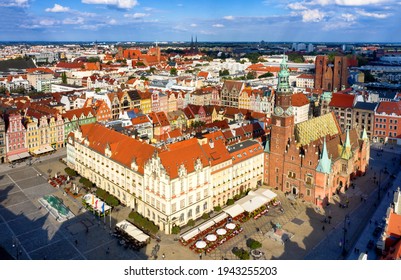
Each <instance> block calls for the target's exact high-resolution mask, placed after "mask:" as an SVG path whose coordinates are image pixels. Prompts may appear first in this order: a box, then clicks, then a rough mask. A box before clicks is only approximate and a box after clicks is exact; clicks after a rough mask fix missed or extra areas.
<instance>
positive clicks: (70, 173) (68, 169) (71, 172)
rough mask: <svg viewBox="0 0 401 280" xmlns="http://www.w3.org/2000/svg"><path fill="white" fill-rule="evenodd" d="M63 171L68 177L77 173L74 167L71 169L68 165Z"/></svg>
mask: <svg viewBox="0 0 401 280" xmlns="http://www.w3.org/2000/svg"><path fill="white" fill-rule="evenodd" d="M64 171H65V173H66V174H67V175H68V176H70V177H75V176H77V175H78V174H77V172H76V171H75V170H74V169H71V168H69V167H67V168H65V169H64Z"/></svg>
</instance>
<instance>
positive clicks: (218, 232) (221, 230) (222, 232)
mask: <svg viewBox="0 0 401 280" xmlns="http://www.w3.org/2000/svg"><path fill="white" fill-rule="evenodd" d="M216 233H217V234H218V235H224V234H226V233H227V231H226V230H225V229H224V228H219V229H218V230H217V231H216Z"/></svg>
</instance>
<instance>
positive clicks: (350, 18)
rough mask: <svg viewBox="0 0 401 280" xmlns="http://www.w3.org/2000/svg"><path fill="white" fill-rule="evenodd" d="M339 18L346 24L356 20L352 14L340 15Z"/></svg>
mask: <svg viewBox="0 0 401 280" xmlns="http://www.w3.org/2000/svg"><path fill="white" fill-rule="evenodd" d="M340 18H341V19H342V20H344V21H346V22H351V21H355V20H356V16H355V15H353V14H341V17H340Z"/></svg>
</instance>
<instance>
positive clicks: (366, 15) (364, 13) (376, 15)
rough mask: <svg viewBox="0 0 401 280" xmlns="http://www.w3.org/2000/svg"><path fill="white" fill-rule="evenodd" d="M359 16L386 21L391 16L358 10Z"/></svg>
mask: <svg viewBox="0 0 401 280" xmlns="http://www.w3.org/2000/svg"><path fill="white" fill-rule="evenodd" d="M356 12H357V14H359V15H361V16H365V17H373V18H378V19H384V18H387V17H389V16H390V15H391V14H381V13H370V12H366V11H364V10H357V11H356Z"/></svg>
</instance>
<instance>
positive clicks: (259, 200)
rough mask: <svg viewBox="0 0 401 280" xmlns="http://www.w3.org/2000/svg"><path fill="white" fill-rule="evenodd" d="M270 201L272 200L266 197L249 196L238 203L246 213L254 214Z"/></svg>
mask: <svg viewBox="0 0 401 280" xmlns="http://www.w3.org/2000/svg"><path fill="white" fill-rule="evenodd" d="M269 201H270V200H269V199H268V198H267V197H265V196H262V195H249V194H248V195H247V196H246V197H244V198H242V199H240V200H238V201H237V203H238V204H239V205H240V206H241V207H242V208H244V210H245V211H246V212H252V211H254V210H256V209H258V208H259V207H261V206H262V205H263V204H266V203H268V202H269Z"/></svg>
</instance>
